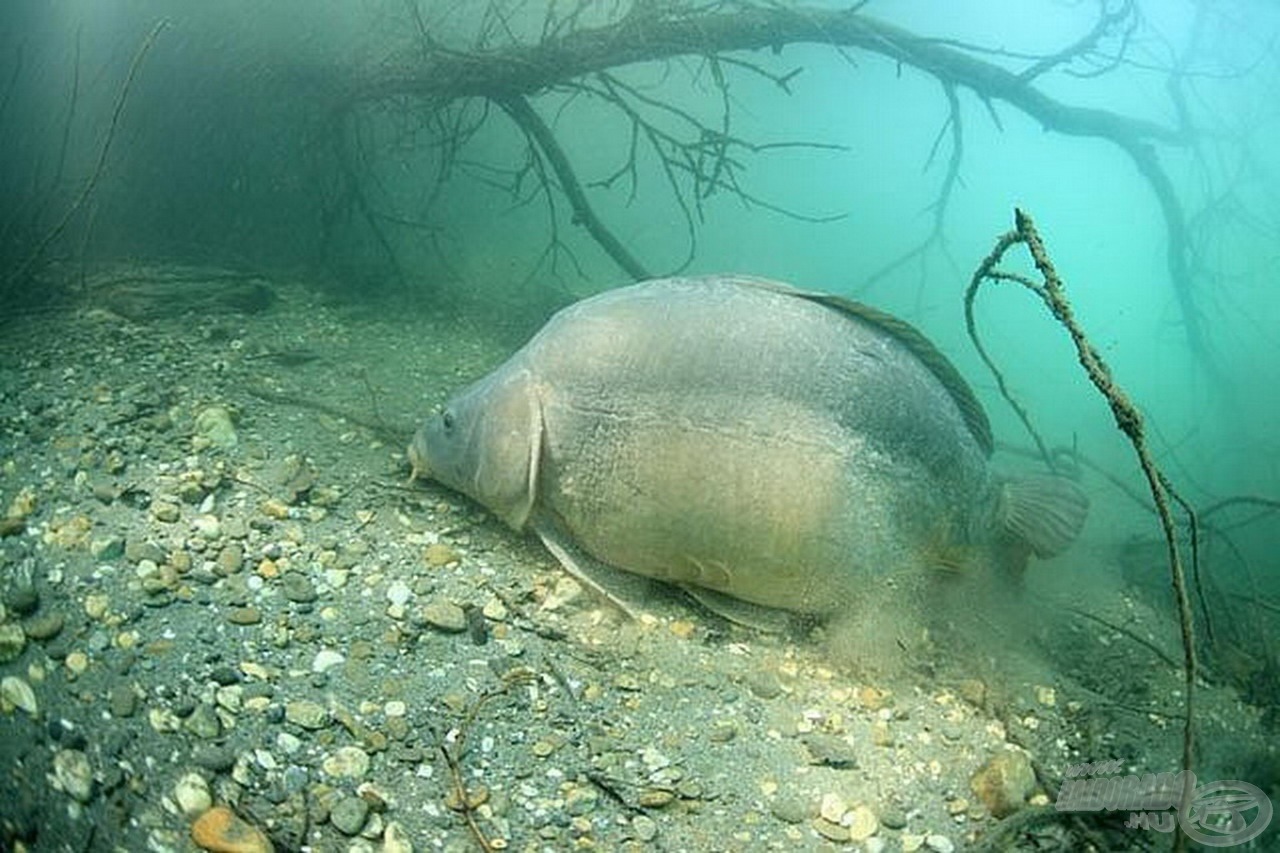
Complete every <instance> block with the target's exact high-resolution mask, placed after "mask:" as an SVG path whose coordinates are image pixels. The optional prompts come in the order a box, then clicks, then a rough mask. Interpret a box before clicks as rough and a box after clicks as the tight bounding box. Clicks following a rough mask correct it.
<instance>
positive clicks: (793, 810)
mask: <svg viewBox="0 0 1280 853" xmlns="http://www.w3.org/2000/svg"><path fill="white" fill-rule="evenodd" d="M769 812H770V814H772V815H773V816H774V817H776V818H777V819H778V820H780V821H782V822H783V823H793V824H794V823H804V821H805V819H806V818H808V817H809V807H808V805H807V804H806V803H805V801H804V799H803V798H801V797H799V796H794V795H791V796H788V795H786V794H781V795H779V796H778V797H777V798H775V799H774V800H773V802H771V803H770V804H769Z"/></svg>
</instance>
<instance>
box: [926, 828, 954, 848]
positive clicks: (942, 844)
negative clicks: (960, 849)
mask: <svg viewBox="0 0 1280 853" xmlns="http://www.w3.org/2000/svg"><path fill="white" fill-rule="evenodd" d="M924 846H925V847H928V848H929V849H930V850H932V851H933V853H955V849H956V845H955V842H953V841H952V840H951V839H950V838H947V837H946V836H945V835H938V834H936V833H935V834H933V835H930V836H927V837H926V838H925V840H924Z"/></svg>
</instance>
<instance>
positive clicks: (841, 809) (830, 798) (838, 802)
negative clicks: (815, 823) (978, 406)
mask: <svg viewBox="0 0 1280 853" xmlns="http://www.w3.org/2000/svg"><path fill="white" fill-rule="evenodd" d="M847 810H848V806H847V805H845V802H844V799H843V798H842V797H841V796H840V795H839V794H832V793H827V794H823V795H822V801H821V802H820V803H819V804H818V817H820V818H822V819H823V820H826V821H830V822H831V823H840V821H841V819H842V818H843V817H844V813H845V812H846V811H847Z"/></svg>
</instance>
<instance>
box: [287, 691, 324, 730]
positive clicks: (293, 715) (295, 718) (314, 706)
mask: <svg viewBox="0 0 1280 853" xmlns="http://www.w3.org/2000/svg"><path fill="white" fill-rule="evenodd" d="M284 718H285V719H286V720H288V721H289V722H291V723H293V724H294V725H295V726H301V727H302V728H304V729H308V730H311V731H315V730H316V729H322V728H324V727H325V726H327V725H328V724H329V711H328V710H327V709H326V708H325V707H324V706H323V705H320V704H319V703H316V702H312V701H309V700H307V699H295V700H293V701H292V702H289V703H288V704H287V705H285V706H284Z"/></svg>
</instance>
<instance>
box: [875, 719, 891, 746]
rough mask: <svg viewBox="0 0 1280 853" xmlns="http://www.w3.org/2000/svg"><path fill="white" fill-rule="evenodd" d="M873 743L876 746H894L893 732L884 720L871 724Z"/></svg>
mask: <svg viewBox="0 0 1280 853" xmlns="http://www.w3.org/2000/svg"><path fill="white" fill-rule="evenodd" d="M871 742H872V743H874V744H875V745H876V746H893V744H894V739H893V731H892V730H890V728H889V724H888V723H887V722H885V721H884V720H876V721H875V722H874V723H872V724H871Z"/></svg>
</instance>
